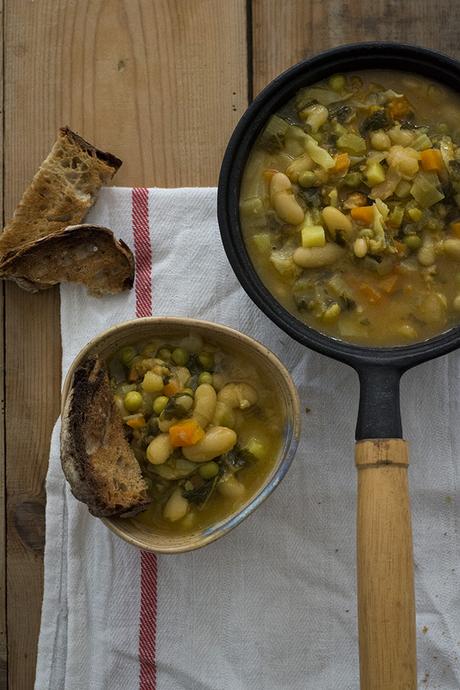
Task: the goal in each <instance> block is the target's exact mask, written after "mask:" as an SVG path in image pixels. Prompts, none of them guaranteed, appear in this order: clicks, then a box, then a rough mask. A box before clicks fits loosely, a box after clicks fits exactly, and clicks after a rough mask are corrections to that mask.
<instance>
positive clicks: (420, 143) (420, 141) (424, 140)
mask: <svg viewBox="0 0 460 690" xmlns="http://www.w3.org/2000/svg"><path fill="white" fill-rule="evenodd" d="M411 146H412V148H413V149H415V150H416V151H423V150H424V149H431V147H432V146H433V142H432V141H431V139H430V137H429V136H428V135H427V134H426V133H425V132H422V133H421V134H417V136H416V137H415V139H414V140H413V141H412V143H411Z"/></svg>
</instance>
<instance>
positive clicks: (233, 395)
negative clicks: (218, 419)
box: [217, 383, 258, 410]
mask: <svg viewBox="0 0 460 690" xmlns="http://www.w3.org/2000/svg"><path fill="white" fill-rule="evenodd" d="M217 400H219V402H224V403H225V404H226V405H228V407H230V408H231V409H232V410H233V409H235V408H237V407H238V408H239V409H240V410H245V409H247V408H248V407H251V405H255V404H256V402H257V400H258V395H257V391H256V389H255V388H253V386H251V385H250V384H249V383H227V385H226V386H224V387H223V388H222V390H221V391H219V393H218V394H217Z"/></svg>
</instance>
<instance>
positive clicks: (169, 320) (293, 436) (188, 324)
mask: <svg viewBox="0 0 460 690" xmlns="http://www.w3.org/2000/svg"><path fill="white" fill-rule="evenodd" d="M142 325H152V326H159V327H162V326H163V327H165V328H167V327H175V328H178V329H179V328H181V329H182V328H183V329H184V330H186V331H190V330H191V329H194V328H197V329H198V330H199V329H200V328H201V329H202V330H203V331H205V330H207V331H209V330H211V331H215V332H216V333H218V334H220V335H221V336H223V337H224V338H226V337H230V338H231V339H233V340H236V341H238V340H239V341H243V342H244V343H245V345H247V346H249V348H251V349H253V350H254V351H256V352H257V353H258V354H259V355H261V359H264V360H267V361H268V362H269V364H270V367H273V368H275V369H277V370H278V372H279V373H280V375H281V377H282V379H283V381H284V382H285V385H286V394H287V397H288V398H289V400H290V402H291V405H292V417H291V418H290V420H289V425H288V439H287V450H286V452H285V453H283V454H281V455H280V458H279V460H278V464H277V465H275V467H274V470H273V474H272V476H271V479H270V481H269V482H267V484H265V485H263V486H262V487H261V488H259V489H258V490H257V492H256V494H255V495H254V496H253V498H252V499H251V500H250V501H249V502H248V503H247V504H246V505H245V506H244V507H243V508H242V509H241V510H239V511H238V512H237V513H235V514H234V515H232V516H230V517H229V518H224V519H222V520H220V521H219V522H218V523H216V524H215V525H211V526H210V527H207V528H205V529H204V530H202V532H201V533H193V534H194V535H195V536H196V537H197V538H196V542H197V543H191V544H189V545H186V546H184V545H180V546H174V545H171V546H163V547H152V546H151V545H149V544H146V543H144V541H143V540H142V539H141V538H138V537H134V536H131V535H129V534H126V531H125V530H124V529H123V528H121V527H120V526H119V520H120V518H110V517H108V518H107V517H105V518H99V519H100V520H101V521H102V522H103V523H104V524H105V525H106V527H108V528H109V529H110V530H111V531H112V532H113V533H115V534H116V535H117V536H118V537H120V538H121V539H123V540H124V541H125V542H127V543H129V544H131V545H132V546H136V547H137V548H139V549H141V550H143V551H150V552H152V553H162V554H177V553H186V552H189V551H194V550H196V549H199V548H202V547H204V546H206V545H207V544H209V543H211V542H213V541H216V540H217V539H220V538H221V537H223V536H225V534H227V533H228V532H229V531H230V530H232V529H234V528H235V527H237V526H238V525H239V524H240V523H241V522H243V520H245V519H246V518H247V517H248V516H249V515H250V514H251V513H253V512H254V511H255V510H256V508H258V507H259V506H260V505H261V504H262V503H263V501H265V499H266V498H267V497H268V496H269V495H270V494H271V493H272V492H273V491H274V489H275V488H276V487H277V486H278V484H279V483H280V482H281V480H282V479H283V478H284V476H285V475H286V473H287V471H288V469H289V467H290V466H291V464H292V461H293V459H294V456H295V454H296V451H297V447H298V443H299V438H300V429H301V414H300V399H299V394H298V391H297V388H296V386H295V384H294V382H293V380H292V377H291V374H290V373H289V371H288V370H287V368H286V366H285V365H284V364H283V362H281V360H280V359H279V358H278V357H277V355H275V354H274V353H273V352H272V351H271V350H270V349H269V348H268V347H267V346H266V345H264V344H263V343H261V342H260V341H258V340H257V339H255V338H252V337H251V336H249V335H246V334H245V333H242V332H241V331H238V330H237V329H235V328H232V327H230V326H226V325H224V324H220V323H215V322H213V321H207V320H204V319H194V318H190V317H175V316H146V317H142V318H137V319H130V320H128V321H122V322H120V323H118V324H116V325H114V326H111V327H110V328H107V329H106V330H104V331H102V332H101V333H99V334H98V335H96V336H95V337H94V338H92V339H91V340H90V341H89V342H88V343H87V344H86V345H85V346H84V347H83V348H82V349H81V350H80V351H79V352H78V354H77V355H76V356H75V358H74V359H73V360H72V363H71V364H70V366H69V369H68V371H67V373H66V376H65V379H64V384H63V387H62V393H61V415H62V412H63V410H64V406H65V402H66V400H67V396H68V394H69V390H70V386H71V382H72V378H73V374H74V372H75V370H76V369H77V367H78V366H79V365H80V364H81V363H82V361H84V360H85V359H86V358H87V357H88V356H89V355H91V354H92V352H93V351H94V350H96V351H97V347H98V345H101V344H102V343H103V342H104V340H106V339H107V338H110V337H112V336H114V335H116V334H119V333H123V332H125V331H126V332H127V331H130V330H131V329H133V328H137V327H139V326H141V327H142ZM76 500H77V499H76ZM128 519H129V518H128Z"/></svg>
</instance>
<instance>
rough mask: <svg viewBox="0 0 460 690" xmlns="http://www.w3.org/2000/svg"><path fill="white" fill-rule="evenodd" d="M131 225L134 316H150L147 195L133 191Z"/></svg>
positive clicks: (150, 290) (150, 277) (139, 191)
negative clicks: (133, 269) (132, 231)
mask: <svg viewBox="0 0 460 690" xmlns="http://www.w3.org/2000/svg"><path fill="white" fill-rule="evenodd" d="M132 209H133V210H132V223H133V230H134V253H135V257H136V278H135V286H136V316H137V317H141V316H152V249H151V246H150V233H149V193H148V190H147V189H142V188H136V189H133V194H132Z"/></svg>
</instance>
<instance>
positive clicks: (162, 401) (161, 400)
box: [153, 395, 169, 415]
mask: <svg viewBox="0 0 460 690" xmlns="http://www.w3.org/2000/svg"><path fill="white" fill-rule="evenodd" d="M168 401H169V398H167V397H166V395H159V396H158V398H155V400H154V401H153V411H154V412H155V414H156V415H160V414H161V413H162V412H163V410H164V409H165V407H166V405H167V404H168Z"/></svg>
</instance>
